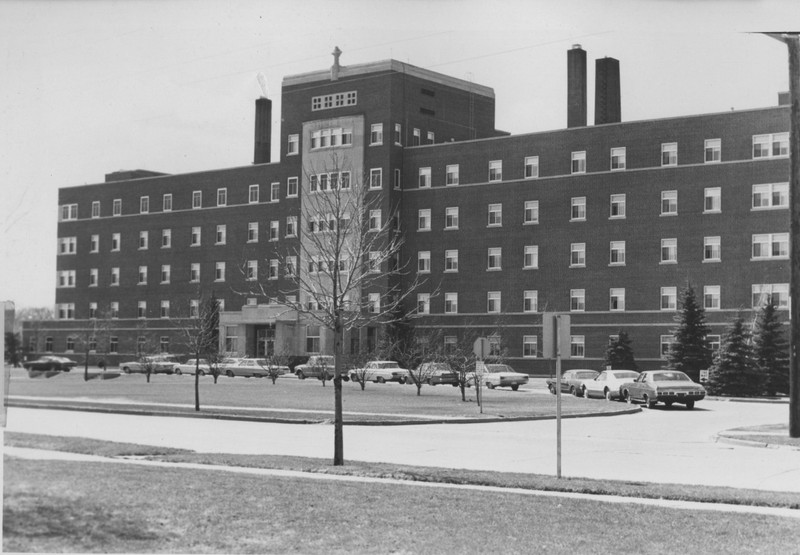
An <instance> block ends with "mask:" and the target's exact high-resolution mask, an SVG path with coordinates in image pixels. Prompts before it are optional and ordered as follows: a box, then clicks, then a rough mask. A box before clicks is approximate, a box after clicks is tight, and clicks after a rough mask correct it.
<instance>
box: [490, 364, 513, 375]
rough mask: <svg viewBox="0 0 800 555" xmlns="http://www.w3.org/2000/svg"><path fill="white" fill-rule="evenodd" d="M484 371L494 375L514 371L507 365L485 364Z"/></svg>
mask: <svg viewBox="0 0 800 555" xmlns="http://www.w3.org/2000/svg"><path fill="white" fill-rule="evenodd" d="M486 371H487V372H489V373H494V374H496V373H498V372H513V371H514V370H513V369H512V368H511V367H510V366H508V365H507V364H487V365H486Z"/></svg>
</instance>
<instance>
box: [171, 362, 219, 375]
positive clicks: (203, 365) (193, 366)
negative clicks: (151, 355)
mask: <svg viewBox="0 0 800 555" xmlns="http://www.w3.org/2000/svg"><path fill="white" fill-rule="evenodd" d="M195 370H197V374H198V375H200V376H205V375H206V374H209V375H210V374H211V367H210V366H209V365H208V362H206V359H204V358H201V359H200V365H199V367H198V364H197V359H196V358H190V359H189V360H187V361H186V362H183V363H181V364H179V365H177V366H176V367H175V373H176V374H178V375H179V376H180V375H181V374H192V375H193V374H194V373H195Z"/></svg>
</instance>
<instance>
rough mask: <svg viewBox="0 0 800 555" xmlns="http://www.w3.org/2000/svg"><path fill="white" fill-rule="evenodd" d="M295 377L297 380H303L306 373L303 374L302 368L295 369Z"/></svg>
mask: <svg viewBox="0 0 800 555" xmlns="http://www.w3.org/2000/svg"><path fill="white" fill-rule="evenodd" d="M297 379H298V380H305V379H306V375H305V374H303V371H302V370H298V371H297Z"/></svg>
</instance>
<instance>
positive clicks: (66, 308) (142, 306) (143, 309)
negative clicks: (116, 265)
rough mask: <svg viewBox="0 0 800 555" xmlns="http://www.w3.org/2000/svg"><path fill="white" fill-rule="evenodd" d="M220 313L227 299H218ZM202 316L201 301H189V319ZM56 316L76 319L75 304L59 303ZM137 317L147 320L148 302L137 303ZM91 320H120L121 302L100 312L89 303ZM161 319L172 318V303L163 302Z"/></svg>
mask: <svg viewBox="0 0 800 555" xmlns="http://www.w3.org/2000/svg"><path fill="white" fill-rule="evenodd" d="M217 301H218V302H219V310H220V312H222V311H224V310H225V299H217ZM199 314H200V301H199V300H197V299H190V300H189V313H188V317H190V318H197V317H198V316H199ZM56 316H57V317H58V319H59V320H74V319H75V303H59V304H57V305H56ZM136 317H137V318H147V301H137V302H136ZM89 318H91V319H94V318H110V319H112V320H116V319H118V318H119V301H112V302H110V303H109V304H108V310H107V311H100V310H99V309H98V307H97V303H95V302H90V303H89ZM159 318H170V301H168V300H162V301H160V304H159Z"/></svg>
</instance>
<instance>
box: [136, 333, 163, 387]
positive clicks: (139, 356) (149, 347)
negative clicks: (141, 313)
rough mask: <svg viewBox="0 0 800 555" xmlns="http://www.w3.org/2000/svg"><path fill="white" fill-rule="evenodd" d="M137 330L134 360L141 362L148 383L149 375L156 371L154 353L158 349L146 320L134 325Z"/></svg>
mask: <svg viewBox="0 0 800 555" xmlns="http://www.w3.org/2000/svg"><path fill="white" fill-rule="evenodd" d="M136 329H137V331H138V332H139V333H138V337H137V340H136V360H137V361H138V362H139V363H140V364H141V366H142V370H143V371H144V374H145V376H146V378H147V383H150V376H151V375H152V374H154V373H155V371H156V366H157V363H156V360H155V358H154V355H156V354H157V353H158V352H159V351H160V349H159V347H158V346H157V344H156V341H155V337H154V336H153V334H152V333H150V332H148V331H147V322H145V321H140V322H138V323H137V325H136Z"/></svg>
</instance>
